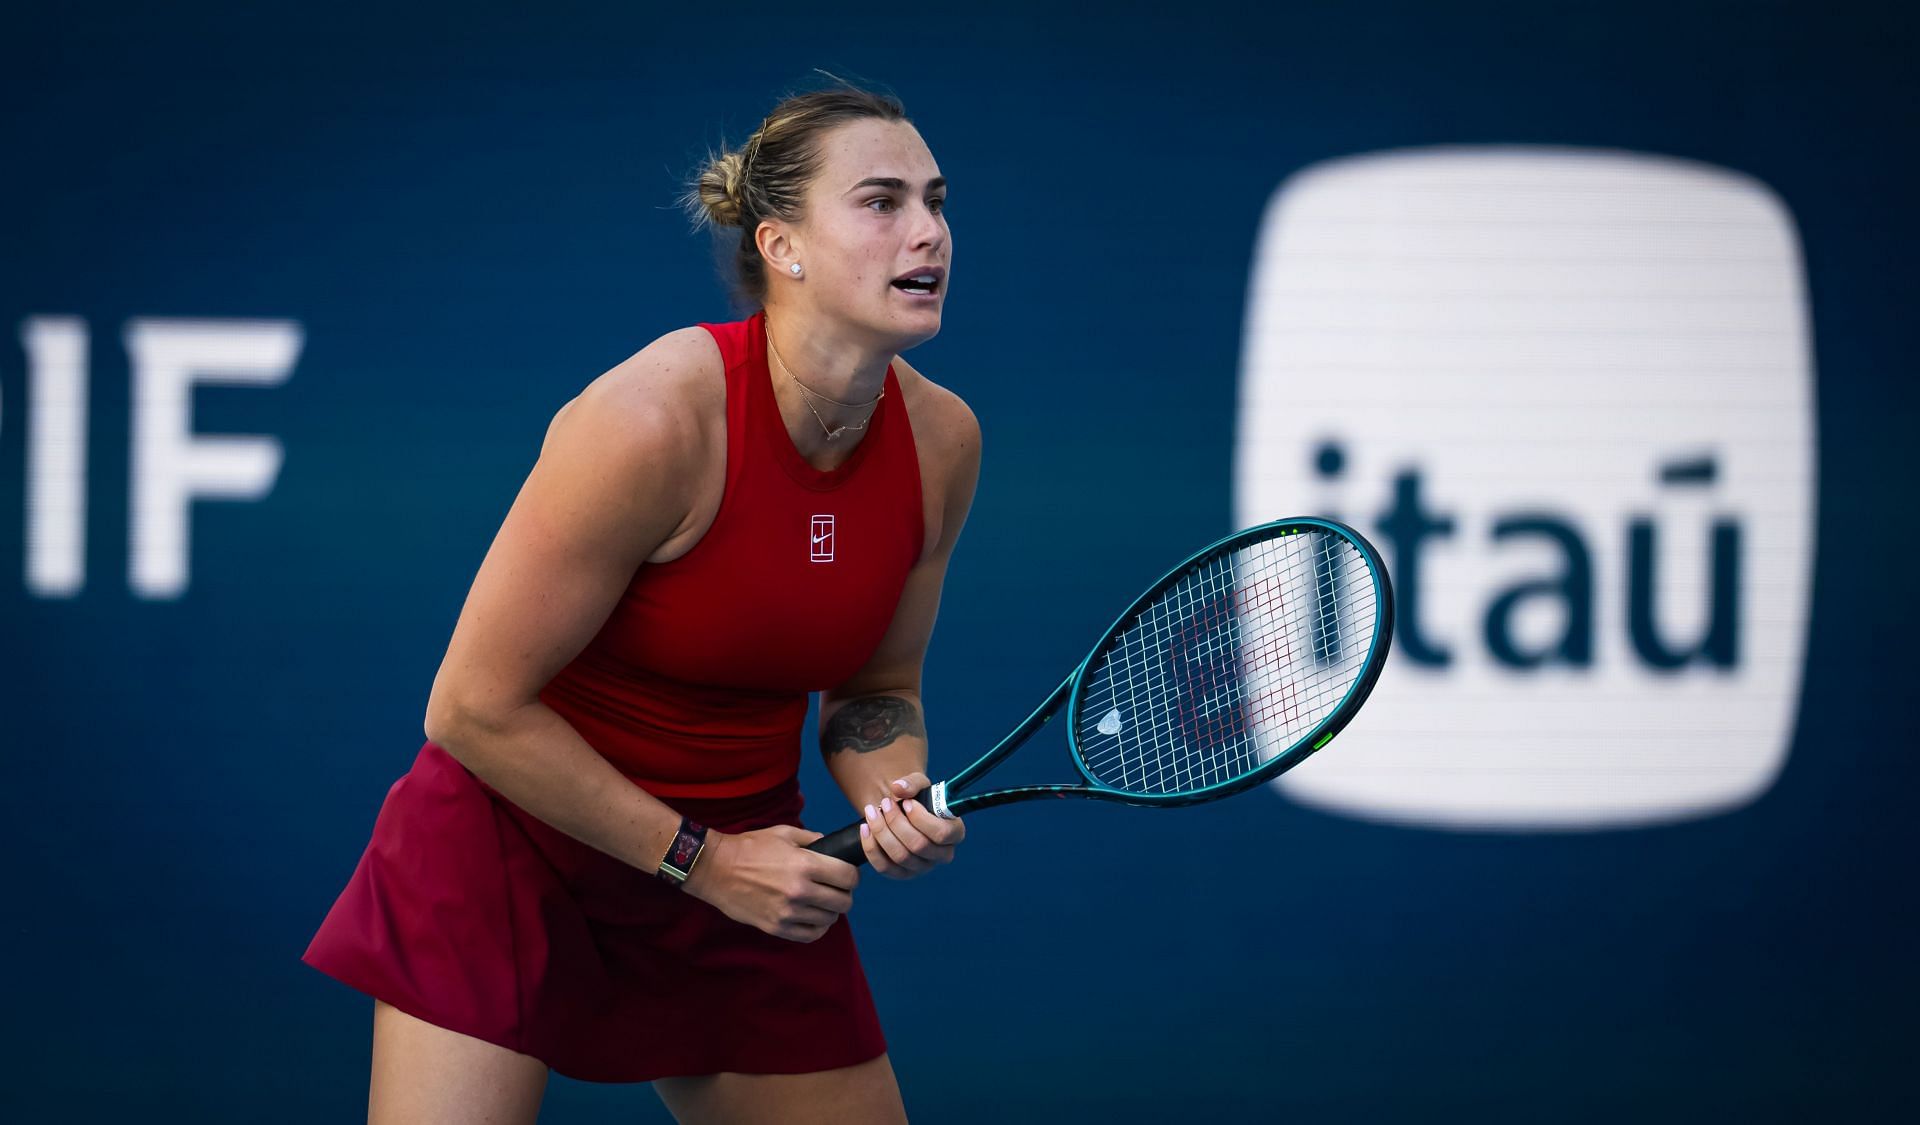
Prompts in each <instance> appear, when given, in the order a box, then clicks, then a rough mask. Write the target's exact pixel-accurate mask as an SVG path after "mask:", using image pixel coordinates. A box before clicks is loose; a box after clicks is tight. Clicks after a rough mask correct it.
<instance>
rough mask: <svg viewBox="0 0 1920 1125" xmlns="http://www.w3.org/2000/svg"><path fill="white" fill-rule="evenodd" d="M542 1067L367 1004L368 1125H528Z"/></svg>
mask: <svg viewBox="0 0 1920 1125" xmlns="http://www.w3.org/2000/svg"><path fill="white" fill-rule="evenodd" d="M546 1087H547V1064H545V1063H543V1062H541V1061H540V1060H539V1059H536V1058H534V1057H533V1056H531V1055H523V1054H520V1053H519V1052H518V1051H512V1050H508V1049H507V1048H505V1047H502V1046H499V1045H498V1044H495V1043H489V1042H487V1041H486V1040H484V1039H476V1038H474V1037H473V1036H471V1035H463V1034H461V1033H460V1032H457V1031H449V1030H448V1029H446V1028H444V1027H439V1026H437V1025H435V1024H431V1023H428V1022H427V1021H426V1020H423V1019H420V1018H419V1017H418V1016H412V1015H408V1014H407V1013H406V1012H403V1011H401V1010H400V1009H398V1008H396V1007H394V1006H393V1005H391V1004H388V1003H386V1002H384V1001H381V1000H375V1001H374V1010H373V1071H372V1077H371V1079H370V1081H369V1083H368V1089H367V1122H368V1125H401V1123H405V1125H438V1123H440V1122H448V1123H452V1122H482V1121H484V1122H488V1123H489V1125H522V1123H524V1125H533V1122H535V1121H536V1120H537V1119H538V1118H539V1115H540V1100H541V1097H542V1096H543V1095H544V1094H545V1092H546Z"/></svg>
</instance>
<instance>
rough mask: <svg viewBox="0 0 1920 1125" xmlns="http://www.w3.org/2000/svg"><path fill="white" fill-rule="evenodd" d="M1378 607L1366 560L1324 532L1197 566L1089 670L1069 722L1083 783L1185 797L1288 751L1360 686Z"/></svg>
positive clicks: (1263, 543) (1263, 545) (1236, 552)
mask: <svg viewBox="0 0 1920 1125" xmlns="http://www.w3.org/2000/svg"><path fill="white" fill-rule="evenodd" d="M1377 608H1378V607H1377V606H1376V605H1375V593H1374V582H1373V576H1372V574H1371V571H1370V570H1369V568H1368V565H1367V562H1366V559H1365V557H1364V556H1362V555H1361V554H1360V552H1359V550H1358V549H1357V548H1356V547H1354V545H1353V544H1352V543H1350V542H1349V541H1347V540H1346V539H1345V538H1343V537H1341V536H1338V535H1334V534H1331V533H1326V532H1318V531H1308V532H1298V533H1294V534H1290V535H1284V536H1280V537H1277V538H1272V539H1267V540H1263V541H1259V542H1255V543H1250V544H1246V545H1244V546H1241V547H1239V548H1236V549H1234V550H1231V551H1228V552H1225V553H1222V554H1220V555H1218V556H1215V557H1214V558H1212V559H1209V560H1207V561H1206V562H1204V563H1202V564H1200V565H1198V566H1196V567H1195V568H1193V569H1192V570H1190V571H1188V573H1187V574H1185V575H1183V576H1182V577H1181V578H1180V579H1178V580H1177V581H1175V582H1174V583H1173V584H1172V585H1171V586H1169V587H1168V588H1167V589H1166V590H1164V591H1162V592H1161V594H1160V596H1159V597H1157V598H1156V599H1154V601H1153V602H1151V603H1150V604H1149V605H1147V606H1146V607H1144V608H1143V609H1142V610H1141V611H1140V612H1139V614H1138V615H1137V616H1136V618H1135V620H1134V621H1133V622H1132V623H1130V624H1129V625H1128V626H1127V628H1125V629H1124V630H1122V631H1121V632H1120V633H1119V634H1118V635H1116V636H1115V637H1114V638H1113V639H1112V640H1111V641H1109V643H1108V646H1107V648H1106V649H1105V650H1104V651H1103V652H1102V653H1101V654H1100V656H1099V657H1097V658H1096V660H1095V661H1094V662H1093V663H1092V664H1091V665H1090V666H1089V668H1088V673H1087V676H1086V677H1085V687H1084V688H1083V690H1082V694H1081V698H1080V701H1079V708H1078V711H1077V712H1076V720H1075V721H1076V724H1077V729H1076V732H1075V733H1076V739H1077V741H1078V745H1079V748H1080V753H1081V760H1082V762H1083V763H1084V764H1085V766H1086V768H1087V772H1088V773H1089V774H1090V775H1091V776H1092V777H1094V778H1095V779H1096V780H1098V781H1100V782H1101V783H1103V784H1105V785H1108V786H1111V787H1113V788H1115V789H1120V790H1123V791H1126V792H1132V793H1142V794H1174V793H1186V792H1193V791H1196V790H1201V789H1206V788H1210V787H1212V786H1216V785H1220V784H1223V783H1226V782H1230V781H1233V780H1236V779H1238V778H1242V777H1245V776H1246V775H1247V774H1249V773H1252V772H1253V771H1254V770H1257V769H1259V768H1260V767H1261V766H1263V765H1265V764H1266V763H1268V762H1270V761H1272V760H1274V759H1275V758H1277V757H1280V756H1282V755H1284V754H1286V753H1287V752H1289V751H1290V750H1292V749H1293V748H1294V747H1295V746H1296V745H1297V744H1298V743H1299V742H1300V741H1301V739H1303V738H1304V737H1305V736H1306V735H1307V734H1308V733H1310V732H1311V731H1312V730H1313V729H1314V728H1315V727H1316V726H1318V725H1319V724H1320V722H1321V721H1323V720H1324V719H1325V718H1326V717H1327V716H1328V715H1330V714H1331V713H1332V712H1333V711H1334V709H1335V708H1337V707H1338V706H1339V705H1340V703H1341V701H1342V700H1344V699H1345V698H1346V696H1347V694H1348V692H1349V691H1350V690H1351V689H1352V687H1353V685H1354V683H1355V681H1356V680H1357V679H1358V678H1359V677H1360V675H1361V673H1362V671H1363V670H1364V668H1365V665H1366V658H1367V655H1368V653H1369V652H1370V651H1371V649H1372V647H1373V634H1374V628H1375V622H1376V620H1377V616H1378V614H1377Z"/></svg>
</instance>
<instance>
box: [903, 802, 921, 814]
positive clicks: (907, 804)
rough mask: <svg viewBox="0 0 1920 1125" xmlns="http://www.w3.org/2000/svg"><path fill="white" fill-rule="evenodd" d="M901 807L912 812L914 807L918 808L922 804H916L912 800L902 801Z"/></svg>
mask: <svg viewBox="0 0 1920 1125" xmlns="http://www.w3.org/2000/svg"><path fill="white" fill-rule="evenodd" d="M900 807H901V808H903V809H905V810H906V811H908V812H912V811H913V810H914V809H917V808H919V807H920V806H918V805H916V804H914V803H913V802H912V801H902V802H900Z"/></svg>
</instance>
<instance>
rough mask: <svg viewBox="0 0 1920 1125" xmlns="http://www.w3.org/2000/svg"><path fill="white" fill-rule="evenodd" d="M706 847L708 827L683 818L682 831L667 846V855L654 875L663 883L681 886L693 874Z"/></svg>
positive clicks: (681, 820) (661, 859) (681, 821)
mask: <svg viewBox="0 0 1920 1125" xmlns="http://www.w3.org/2000/svg"><path fill="white" fill-rule="evenodd" d="M706 846H707V829H706V826H705V825H703V824H696V823H694V822H693V821H691V820H688V819H687V818H686V817H684V816H683V817H681V818H680V831H678V832H676V833H674V835H673V843H671V844H668V845H667V854H666V855H663V856H661V857H660V866H659V867H658V868H657V869H656V870H655V871H654V874H655V875H658V876H659V877H660V879H661V880H662V881H663V882H667V883H671V884H673V885H674V886H676V887H678V886H681V885H682V884H684V883H685V882H686V881H687V877H688V876H689V875H692V874H693V865H694V864H695V863H696V862H697V861H698V860H699V859H700V852H701V850H702V849H704V848H705V847H706Z"/></svg>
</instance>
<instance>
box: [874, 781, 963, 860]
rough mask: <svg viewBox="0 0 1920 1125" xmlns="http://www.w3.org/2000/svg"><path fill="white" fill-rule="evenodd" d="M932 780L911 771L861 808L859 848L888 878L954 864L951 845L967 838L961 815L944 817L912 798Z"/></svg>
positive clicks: (952, 846)
mask: <svg viewBox="0 0 1920 1125" xmlns="http://www.w3.org/2000/svg"><path fill="white" fill-rule="evenodd" d="M931 784H933V782H932V781H930V780H929V779H928V778H927V775H926V774H924V773H910V774H908V775H907V776H905V777H903V778H900V779H899V780H897V781H895V782H894V783H893V784H892V786H890V788H891V790H892V792H891V794H890V795H888V796H887V797H885V798H884V799H882V800H881V801H880V802H879V803H878V804H874V805H868V806H867V807H866V808H865V809H864V810H863V812H864V813H865V815H866V820H865V821H864V822H862V823H861V825H860V846H861V847H862V848H864V849H866V853H867V862H868V863H871V864H872V865H873V869H874V870H875V871H877V872H879V873H880V874H882V875H885V876H886V877H887V878H889V879H911V878H913V877H914V876H916V875H921V874H925V873H926V872H928V871H931V870H932V869H933V868H935V867H937V866H939V865H940V864H943V863H952V862H953V849H954V846H955V845H956V844H958V843H959V842H960V841H961V840H964V839H966V836H967V826H966V824H965V823H964V822H962V821H961V820H960V819H959V818H957V817H956V818H954V819H953V820H942V819H941V818H940V817H937V816H935V815H934V814H933V810H932V809H930V808H927V807H926V806H925V805H923V804H921V803H920V802H919V801H917V800H915V799H914V794H916V793H918V792H920V791H921V790H922V789H925V788H926V787H927V786H929V785H931Z"/></svg>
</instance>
